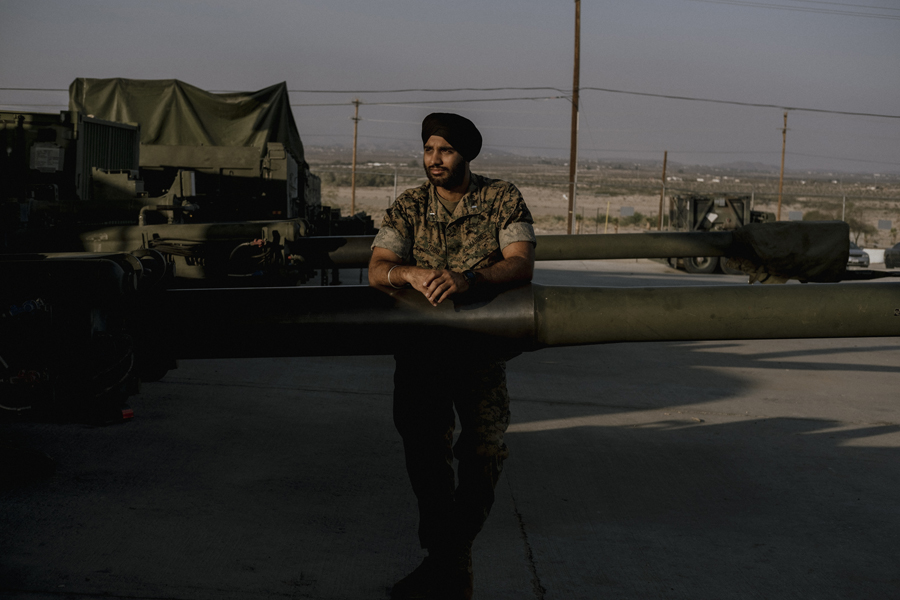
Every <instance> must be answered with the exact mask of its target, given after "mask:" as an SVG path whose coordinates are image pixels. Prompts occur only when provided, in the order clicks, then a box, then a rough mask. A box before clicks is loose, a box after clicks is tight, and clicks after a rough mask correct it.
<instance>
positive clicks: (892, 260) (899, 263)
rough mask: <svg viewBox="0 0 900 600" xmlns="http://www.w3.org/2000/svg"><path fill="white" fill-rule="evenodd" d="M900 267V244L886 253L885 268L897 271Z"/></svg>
mask: <svg viewBox="0 0 900 600" xmlns="http://www.w3.org/2000/svg"><path fill="white" fill-rule="evenodd" d="M897 267H900V244H895V245H894V246H892V247H891V248H888V249H887V250H885V251H884V268H885V269H896V268H897Z"/></svg>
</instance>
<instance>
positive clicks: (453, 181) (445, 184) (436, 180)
mask: <svg viewBox="0 0 900 600" xmlns="http://www.w3.org/2000/svg"><path fill="white" fill-rule="evenodd" d="M422 166H423V167H425V161H422ZM425 175H426V177H428V181H430V182H431V183H432V185H434V186H436V187H441V188H444V189H445V190H452V189H454V188H457V187H459V186H461V185H462V184H463V182H464V181H465V180H466V163H464V162H460V163H459V164H458V165H457V166H456V168H454V169H449V170H448V171H447V172H446V173H444V174H443V175H441V176H440V177H435V176H434V175H432V174H431V171H429V170H428V167H425Z"/></svg>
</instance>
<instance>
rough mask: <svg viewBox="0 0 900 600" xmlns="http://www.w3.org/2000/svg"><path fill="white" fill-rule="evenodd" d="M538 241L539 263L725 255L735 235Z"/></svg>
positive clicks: (564, 237)
mask: <svg viewBox="0 0 900 600" xmlns="http://www.w3.org/2000/svg"><path fill="white" fill-rule="evenodd" d="M537 240H538V242H537V246H536V247H535V259H536V260H602V259H612V258H683V257H690V256H726V255H727V254H728V252H729V250H731V248H732V244H733V243H734V236H733V235H732V234H731V232H730V231H692V232H687V233H676V232H665V233H619V234H615V235H608V234H596V235H540V236H538V237H537Z"/></svg>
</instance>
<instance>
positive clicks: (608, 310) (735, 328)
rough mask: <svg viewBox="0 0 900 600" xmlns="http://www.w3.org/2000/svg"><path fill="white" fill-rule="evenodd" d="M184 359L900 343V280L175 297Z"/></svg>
mask: <svg viewBox="0 0 900 600" xmlns="http://www.w3.org/2000/svg"><path fill="white" fill-rule="evenodd" d="M164 296H165V298H164V299H163V303H164V306H163V307H162V308H163V310H162V312H163V314H168V315H181V316H180V317H176V319H175V320H174V321H172V322H171V323H168V324H167V326H166V327H164V329H163V331H161V334H162V335H163V336H164V337H165V339H166V340H167V342H168V345H169V347H170V348H172V349H173V352H174V354H175V357H176V358H214V357H218V358H222V357H265V356H328V355H351V354H391V353H394V352H396V351H397V350H400V349H415V348H417V347H421V348H422V349H423V351H426V350H427V349H429V348H434V347H435V345H436V344H438V345H439V344H463V345H461V346H459V349H460V350H461V351H469V350H474V351H478V350H485V351H491V352H495V351H496V352H507V351H512V352H517V351H523V350H526V351H527V350H537V349H540V348H544V347H549V346H572V345H582V344H601V343H610V342H639V341H647V342H649V341H676V340H733V339H766V338H772V339H776V338H819V337H865V336H900V316H897V314H898V313H900V283H871V284H850V285H847V284H844V285H840V284H823V285H815V284H807V285H783V286H746V287H744V286H720V287H666V288H585V287H557V286H542V285H536V284H531V285H526V286H522V287H519V288H515V289H512V290H508V291H506V292H504V293H502V294H499V295H497V296H495V297H492V298H487V299H483V300H480V301H473V302H466V303H463V302H451V301H445V302H444V303H442V304H441V305H440V306H437V307H433V306H431V305H430V304H429V303H428V302H427V301H426V300H425V299H424V297H423V296H422V295H421V294H420V293H419V292H416V291H415V290H411V289H404V290H392V291H391V292H390V293H387V292H384V291H381V290H378V289H375V288H369V287H364V286H352V287H351V286H348V287H322V288H248V289H204V290H172V291H168V292H166V293H165V294H164Z"/></svg>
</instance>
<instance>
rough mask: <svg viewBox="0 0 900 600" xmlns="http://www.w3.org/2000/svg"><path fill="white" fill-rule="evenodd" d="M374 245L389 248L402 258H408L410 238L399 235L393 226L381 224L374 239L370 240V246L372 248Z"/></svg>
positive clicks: (410, 246)
mask: <svg viewBox="0 0 900 600" xmlns="http://www.w3.org/2000/svg"><path fill="white" fill-rule="evenodd" d="M376 246H378V247H379V248H386V249H388V250H390V251H391V252H393V253H394V254H396V255H397V256H399V257H400V258H402V259H403V260H409V256H410V250H412V240H409V239H407V238H405V237H403V236H402V235H400V233H398V232H397V230H396V229H394V228H393V227H385V226H384V225H382V226H381V229H379V230H378V234H377V235H376V236H375V241H374V242H372V248H373V249H374V248H375V247H376Z"/></svg>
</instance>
